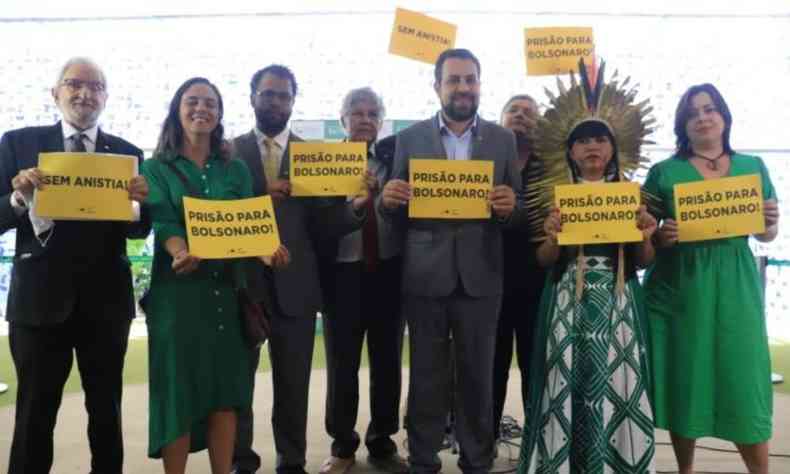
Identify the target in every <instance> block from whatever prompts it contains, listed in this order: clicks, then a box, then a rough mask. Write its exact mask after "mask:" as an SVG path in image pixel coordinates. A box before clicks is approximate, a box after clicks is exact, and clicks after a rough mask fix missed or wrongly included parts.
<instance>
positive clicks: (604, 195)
mask: <svg viewBox="0 0 790 474" xmlns="http://www.w3.org/2000/svg"><path fill="white" fill-rule="evenodd" d="M554 202H555V204H556V205H557V207H558V208H559V209H560V218H561V223H562V232H560V233H559V234H557V240H558V241H559V244H560V245H579V244H606V243H620V242H638V241H640V240H642V232H641V231H640V230H639V229H638V228H637V227H636V221H637V218H638V217H639V202H640V195H639V185H638V184H637V183H605V184H564V185H560V186H556V187H555V188H554Z"/></svg>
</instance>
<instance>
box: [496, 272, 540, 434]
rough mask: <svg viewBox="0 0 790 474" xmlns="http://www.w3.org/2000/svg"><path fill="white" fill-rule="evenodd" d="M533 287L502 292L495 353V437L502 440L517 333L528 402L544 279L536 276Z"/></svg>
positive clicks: (523, 389) (523, 399)
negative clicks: (501, 431)
mask: <svg viewBox="0 0 790 474" xmlns="http://www.w3.org/2000/svg"><path fill="white" fill-rule="evenodd" d="M534 281H535V282H536V284H535V285H534V286H532V287H529V288H519V289H506V290H505V293H504V294H503V295H502V309H501V311H500V313H499V324H498V326H497V340H496V354H495V355H494V426H493V428H494V438H495V439H499V434H500V433H499V424H500V420H501V419H502V411H503V409H504V407H505V396H506V395H507V381H508V378H509V376H510V361H511V360H512V359H513V336H514V335H515V338H516V358H517V359H516V360H517V361H518V368H519V370H520V371H521V402H522V406H524V405H525V404H526V403H527V396H528V389H529V364H530V360H531V357H532V347H533V344H532V340H533V338H534V333H535V323H536V320H537V317H538V306H539V305H540V295H541V293H542V291H543V280H542V279H540V280H538V279H535V280H534Z"/></svg>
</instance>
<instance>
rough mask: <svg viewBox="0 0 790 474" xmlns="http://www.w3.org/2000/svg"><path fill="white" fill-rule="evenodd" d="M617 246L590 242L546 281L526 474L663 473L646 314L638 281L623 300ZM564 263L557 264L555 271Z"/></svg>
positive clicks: (524, 451) (524, 454)
mask: <svg viewBox="0 0 790 474" xmlns="http://www.w3.org/2000/svg"><path fill="white" fill-rule="evenodd" d="M616 249H617V246H616V245H589V246H585V254H586V256H585V257H584V259H585V262H584V266H585V271H584V283H583V285H584V287H583V293H582V297H581V299H580V300H579V301H576V269H577V264H576V259H573V260H572V261H571V263H570V264H568V266H567V269H566V270H565V272H564V273H563V274H562V276H561V278H560V280H559V281H558V282H554V281H551V279H552V276H551V275H550V276H549V280H548V281H547V284H546V289H545V290H544V292H543V297H542V300H541V307H540V311H539V319H538V323H537V324H538V327H537V329H536V338H535V351H534V352H533V358H532V367H531V369H530V370H531V372H530V374H534V375H533V380H534V381H535V382H534V383H533V385H532V386H531V387H530V397H529V402H528V405H527V406H526V423H525V424H526V426H525V430H524V437H523V440H522V446H521V460H520V464H519V469H518V472H519V473H526V472H529V473H545V474H550V473H551V474H554V473H585V474H593V473H601V474H603V473H645V472H653V470H654V467H653V455H654V451H655V446H654V437H653V418H652V411H651V405H650V401H649V400H648V395H649V393H650V387H649V380H648V374H649V371H648V367H647V350H646V348H645V345H644V342H645V340H646V339H645V338H646V334H645V333H646V326H645V315H644V310H643V297H642V293H641V287H640V286H639V283H638V281H637V280H636V278H632V279H630V280H629V281H627V282H626V285H625V289H624V292H623V295H622V296H620V297H616V296H615V283H616V273H615V271H614V270H613V261H614V260H613V257H614V256H615V255H616V254H617V251H616ZM555 268H556V267H555Z"/></svg>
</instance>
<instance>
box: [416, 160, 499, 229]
mask: <svg viewBox="0 0 790 474" xmlns="http://www.w3.org/2000/svg"><path fill="white" fill-rule="evenodd" d="M409 183H410V184H411V193H412V197H411V200H410V201H409V217H412V218H432V219H487V218H489V217H491V206H490V205H489V203H488V195H489V193H490V192H491V190H492V189H493V187H494V162H493V161H482V160H458V161H456V160H442V159H436V160H423V159H412V160H409Z"/></svg>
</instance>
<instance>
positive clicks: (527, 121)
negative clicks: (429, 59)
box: [493, 94, 546, 440]
mask: <svg viewBox="0 0 790 474" xmlns="http://www.w3.org/2000/svg"><path fill="white" fill-rule="evenodd" d="M538 115H539V114H538V103H537V102H536V101H535V99H533V98H532V97H530V96H528V95H526V94H519V95H515V96H513V97H511V98H510V100H508V101H507V103H505V106H504V107H503V109H502V115H501V118H500V124H501V125H502V126H503V127H505V128H507V129H508V130H512V131H513V133H514V134H515V135H516V148H517V151H518V159H517V160H516V164H517V169H519V170H520V175H521V182H522V189H521V190H517V193H520V194H521V195H522V196H523V195H524V194H525V193H526V190H527V186H529V184H528V180H534V179H535V178H536V177H538V176H540V174H541V173H540V168H541V166H540V161H539V160H538V157H537V156H535V154H534V152H533V146H532V145H533V141H534V134H535V129H536V128H537V122H536V121H537V117H538ZM502 236H503V251H504V257H505V271H504V292H503V294H502V309H501V310H500V312H499V322H498V326H497V342H496V355H495V356H494V426H493V431H494V437H495V438H496V439H497V440H498V439H499V438H500V436H501V435H503V434H504V433H500V426H501V423H500V420H501V419H502V410H503V409H504V406H505V397H506V395H507V381H508V376H509V374H510V364H511V361H512V359H513V336H514V334H515V337H516V357H517V360H518V367H519V370H520V371H521V402H522V406H524V405H525V404H526V403H527V389H528V387H529V363H530V358H531V355H532V339H533V334H534V330H535V321H536V320H537V315H538V305H539V304H540V295H541V293H542V292H543V282H544V280H545V279H546V271H545V270H544V269H543V268H542V267H541V266H540V265H538V261H537V253H536V252H537V248H538V243H536V242H534V241H533V235H532V234H531V232H529V229H528V228H526V227H522V228H518V229H506V230H505V231H504V232H503V235H502Z"/></svg>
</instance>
